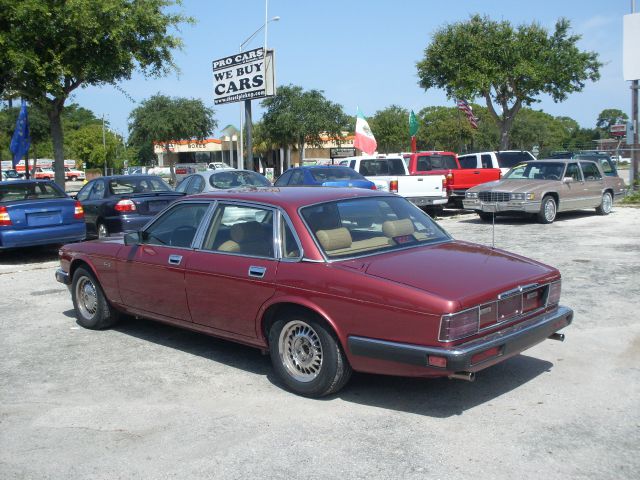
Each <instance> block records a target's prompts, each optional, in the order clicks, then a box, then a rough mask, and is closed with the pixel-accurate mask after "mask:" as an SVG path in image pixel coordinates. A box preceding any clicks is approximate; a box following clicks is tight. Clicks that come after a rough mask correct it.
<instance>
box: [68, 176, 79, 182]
mask: <svg viewBox="0 0 640 480" xmlns="http://www.w3.org/2000/svg"><path fill="white" fill-rule="evenodd" d="M69 180H71V181H72V182H75V181H76V180H78V177H71V178H69Z"/></svg>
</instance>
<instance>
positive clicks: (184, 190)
mask: <svg viewBox="0 0 640 480" xmlns="http://www.w3.org/2000/svg"><path fill="white" fill-rule="evenodd" d="M191 180H193V175H192V176H189V177H185V178H183V179H182V181H181V182H180V183H179V184H178V186H177V187H176V192H180V193H187V188H189V182H190V181H191Z"/></svg>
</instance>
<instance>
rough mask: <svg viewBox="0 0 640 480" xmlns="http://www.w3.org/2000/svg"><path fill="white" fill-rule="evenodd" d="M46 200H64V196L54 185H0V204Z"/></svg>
mask: <svg viewBox="0 0 640 480" xmlns="http://www.w3.org/2000/svg"><path fill="white" fill-rule="evenodd" d="M47 198H66V195H65V193H64V192H63V191H62V190H61V189H60V187H58V186H57V185H56V184H55V183H40V182H37V183H36V182H32V183H17V182H12V183H8V184H6V185H0V203H7V202H15V201H19V200H44V199H47Z"/></svg>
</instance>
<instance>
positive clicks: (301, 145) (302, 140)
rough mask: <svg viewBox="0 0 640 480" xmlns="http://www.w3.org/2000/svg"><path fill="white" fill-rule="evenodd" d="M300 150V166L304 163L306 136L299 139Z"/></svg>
mask: <svg viewBox="0 0 640 480" xmlns="http://www.w3.org/2000/svg"><path fill="white" fill-rule="evenodd" d="M298 151H299V152H300V166H303V165H304V137H302V136H301V137H300V139H299V140H298Z"/></svg>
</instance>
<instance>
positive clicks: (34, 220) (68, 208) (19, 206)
mask: <svg viewBox="0 0 640 480" xmlns="http://www.w3.org/2000/svg"><path fill="white" fill-rule="evenodd" d="M2 206H3V207H5V208H6V209H7V213H8V214H9V218H10V219H11V223H12V228H13V229H23V228H37V227H51V226H55V225H64V224H68V223H74V222H84V219H81V220H77V219H75V218H73V215H74V213H75V206H76V202H75V200H73V199H71V198H55V199H42V200H19V201H14V202H7V203H2Z"/></svg>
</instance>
